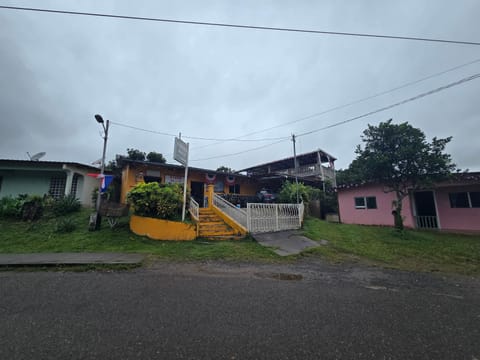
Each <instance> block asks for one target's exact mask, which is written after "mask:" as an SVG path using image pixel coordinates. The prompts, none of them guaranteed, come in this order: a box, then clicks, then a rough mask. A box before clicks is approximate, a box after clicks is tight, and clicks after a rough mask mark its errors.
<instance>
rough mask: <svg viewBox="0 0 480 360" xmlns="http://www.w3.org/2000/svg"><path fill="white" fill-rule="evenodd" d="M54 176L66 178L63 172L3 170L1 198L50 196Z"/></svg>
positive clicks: (0, 173) (0, 172)
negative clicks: (30, 195)
mask: <svg viewBox="0 0 480 360" xmlns="http://www.w3.org/2000/svg"><path fill="white" fill-rule="evenodd" d="M52 176H65V173H64V172H62V171H58V172H52V171H25V170H1V171H0V177H2V179H3V180H2V184H1V189H0V197H4V196H17V195H19V194H32V195H40V196H43V195H44V194H48V190H49V189H50V178H51V177H52Z"/></svg>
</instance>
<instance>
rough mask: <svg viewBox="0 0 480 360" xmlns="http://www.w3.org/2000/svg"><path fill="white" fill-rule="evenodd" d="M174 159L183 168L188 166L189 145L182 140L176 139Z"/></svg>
mask: <svg viewBox="0 0 480 360" xmlns="http://www.w3.org/2000/svg"><path fill="white" fill-rule="evenodd" d="M173 158H174V159H175V160H177V161H178V162H179V163H180V164H182V165H183V166H187V164H188V143H186V142H183V141H182V139H180V138H178V137H175V145H174V147H173Z"/></svg>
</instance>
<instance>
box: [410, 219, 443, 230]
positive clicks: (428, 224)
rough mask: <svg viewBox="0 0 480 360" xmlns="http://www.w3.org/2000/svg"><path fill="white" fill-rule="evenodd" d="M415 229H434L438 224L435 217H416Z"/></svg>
mask: <svg viewBox="0 0 480 360" xmlns="http://www.w3.org/2000/svg"><path fill="white" fill-rule="evenodd" d="M415 219H416V222H417V228H419V229H436V228H438V222H437V217H436V216H416V217H415Z"/></svg>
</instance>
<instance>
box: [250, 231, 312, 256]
mask: <svg viewBox="0 0 480 360" xmlns="http://www.w3.org/2000/svg"><path fill="white" fill-rule="evenodd" d="M253 237H254V239H255V240H257V242H258V243H259V244H260V245H263V246H266V247H270V248H272V250H273V251H274V252H275V253H276V254H278V255H280V256H288V255H296V254H300V253H301V252H302V251H303V250H305V249H311V248H314V247H317V246H320V244H319V243H318V242H316V241H313V240H310V239H309V238H307V237H305V236H303V235H302V234H301V232H300V231H298V230H287V231H277V232H270V233H258V234H253Z"/></svg>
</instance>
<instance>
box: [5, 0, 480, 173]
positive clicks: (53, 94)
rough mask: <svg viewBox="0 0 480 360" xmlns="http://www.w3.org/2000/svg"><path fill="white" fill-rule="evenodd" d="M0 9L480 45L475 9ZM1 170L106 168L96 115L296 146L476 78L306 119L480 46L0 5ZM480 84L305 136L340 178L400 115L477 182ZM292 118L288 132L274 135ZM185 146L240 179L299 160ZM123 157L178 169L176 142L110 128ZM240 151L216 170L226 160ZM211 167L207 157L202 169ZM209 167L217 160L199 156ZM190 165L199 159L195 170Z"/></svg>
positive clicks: (367, 4)
mask: <svg viewBox="0 0 480 360" xmlns="http://www.w3.org/2000/svg"><path fill="white" fill-rule="evenodd" d="M0 5H8V6H24V7H40V6H41V7H42V8H52V9H60V10H70V11H81V12H97V13H111V14H119V15H132V16H143V17H158V18H171V19H183V20H197V21H207V22H223V23H235V24H250V25H259V26H277V27H288V28H304V29H316V30H329V31H342V32H360V33H375V34H389V35H399V36H418V37H429V38H444V39H455V40H464V41H477V42H478V41H480V26H479V25H478V14H480V2H479V1H477V0H471V1H468V0H461V1H455V2H452V1H447V0H431V1H418V0H412V1H405V0H404V1H396V2H393V1H383V0H378V1H374V0H368V1H367V0H364V1H355V2H354V1H346V0H345V1H339V0H332V1H297V0H292V1H286V0H285V1H257V0H252V1H235V2H234V1H193V0H192V1H153V0H151V1H146V0H143V1H138V0H137V1H135V2H132V1H127V0H118V1H102V2H99V1H68V2H67V1H47V0H44V1H42V2H38V1H21V2H20V1H5V0H0ZM0 49H1V55H0V84H1V86H0V121H1V132H0V158H10V159H26V158H27V155H26V152H27V151H28V152H30V153H31V154H33V153H36V152H40V151H45V152H47V155H46V156H45V158H44V160H59V161H75V162H81V163H86V164H89V163H91V162H93V161H95V160H97V159H98V158H99V157H100V156H101V150H102V139H101V137H100V135H99V130H100V127H99V126H98V124H97V123H96V122H95V120H94V117H93V116H94V114H96V113H99V114H101V115H102V116H103V117H104V118H105V119H110V120H112V121H114V122H117V123H122V124H127V125H130V126H134V127H141V128H145V129H150V130H154V131H160V132H165V133H170V134H177V133H179V132H181V133H182V135H183V136H196V137H205V138H237V137H240V136H242V135H245V134H248V133H251V132H255V131H259V130H263V129H267V128H271V127H276V128H274V129H272V130H269V131H264V132H260V133H258V134H255V135H251V136H248V137H245V138H243V139H259V138H269V139H271V138H278V137H285V138H287V137H289V136H290V135H291V134H292V133H295V134H301V133H303V132H307V131H310V130H313V129H317V128H321V127H323V126H326V125H329V124H332V123H335V122H339V121H343V120H346V119H349V118H352V117H355V116H358V115H362V114H364V113H367V112H370V111H372V110H375V109H378V108H382V107H384V106H387V105H390V104H393V103H396V102H398V101H401V100H403V99H406V98H410V97H412V96H415V95H417V94H420V93H422V92H426V91H429V90H431V89H435V88H437V87H440V86H443V85H446V84H448V83H451V82H454V81H456V80H459V79H461V78H464V77H467V76H470V75H473V74H476V73H480V62H476V63H474V64H471V65H469V66H465V67H462V68H461V69H458V70H455V71H452V72H449V73H447V74H444V75H441V76H437V77H435V78H432V79H430V80H427V81H424V82H421V83H418V84H416V85H414V86H410V87H407V88H404V89H401V90H398V91H395V92H392V93H389V94H387V95H383V96H380V97H376V98H374V99H370V100H368V101H365V102H362V103H358V104H355V105H352V106H349V107H346V108H343V109H341V110H337V111H333V112H329V113H327V114H324V115H320V116H315V117H310V118H308V119H306V120H302V121H296V122H294V121H295V120H299V119H302V118H304V117H308V116H310V115H312V114H316V113H320V112H322V111H325V110H328V109H330V108H334V107H336V106H339V105H343V104H347V103H350V102H353V101H356V100H358V99H361V98H364V97H367V96H370V95H373V94H376V93H379V92H382V91H385V90H389V89H391V88H394V87H397V86H400V85H402V84H404V83H408V82H411V81H415V80H417V79H420V78H423V77H425V76H428V75H431V74H434V73H437V72H441V71H443V70H446V69H449V68H452V67H455V66H457V65H461V64H464V63H467V62H470V61H473V60H476V59H480V46H468V45H453V44H440V43H427V42H412V41H403V40H388V39H369V38H355V37H342V36H327V35H316V34H300V33H286V32H273V31H260V30H243V29H232V28H219V27H202V26H192V25H184V24H167V23H156V22H141V21H129V20H116V19H107V18H98V17H85V16H71V15H57V14H46V13H35V12H25V11H13V10H4V9H0ZM479 94H480V79H476V80H473V81H470V82H467V83H464V84H462V85H459V86H456V87H453V88H450V89H447V90H445V91H442V92H440V93H437V94H434V95H431V96H428V97H425V98H423V99H419V100H417V101H414V102H410V103H407V104H405V105H402V106H399V107H395V108H393V109H390V110H388V111H384V112H381V113H378V114H375V115H372V116H369V117H365V118H362V119H359V120H356V121H353V122H351V123H348V124H346V125H342V126H338V127H334V128H332V129H328V130H325V131H320V132H317V133H315V134H312V135H308V136H303V137H298V141H297V152H298V153H302V152H308V151H312V150H315V149H317V148H321V149H323V150H325V151H327V152H329V153H330V154H332V155H334V156H336V157H337V158H338V161H337V163H336V164H337V168H345V167H347V166H348V164H349V163H350V162H351V161H352V160H353V158H354V149H355V146H356V144H359V143H360V142H361V139H360V135H361V133H362V131H363V130H364V129H365V128H366V126H367V124H378V123H379V122H381V121H385V120H388V119H390V118H393V120H394V122H404V121H408V122H409V123H411V124H412V125H413V126H415V127H419V128H421V129H422V130H423V131H425V133H426V134H427V137H429V138H431V137H433V136H437V137H446V136H453V140H452V142H451V143H450V144H449V146H448V148H447V151H448V152H450V153H451V154H452V156H453V159H454V162H455V163H456V164H457V166H459V167H460V168H462V169H465V168H469V169H470V170H477V171H478V170H480V161H479V142H478V136H479V124H480V101H479ZM287 122H291V123H290V124H289V125H285V126H280V127H278V125H281V124H284V123H287ZM186 140H188V141H189V142H190V148H191V155H190V158H191V160H192V161H191V165H192V166H196V167H205V168H213V169H215V168H217V167H219V166H221V165H226V166H228V167H231V168H234V169H241V168H245V167H248V166H252V165H255V164H259V163H263V162H267V161H271V160H275V159H278V158H283V157H287V156H291V154H292V143H291V141H289V140H288V139H287V140H285V141H283V142H280V143H278V144H275V145H272V146H268V147H264V148H262V149H258V150H255V151H248V150H250V149H252V148H256V147H259V146H262V145H267V144H270V143H272V142H273V141H274V140H269V141H263V142H223V143H218V142H217V141H200V140H192V139H188V138H186ZM127 148H138V149H140V150H143V151H145V152H149V151H157V152H161V153H163V154H164V155H165V156H166V158H167V161H168V162H172V163H173V162H174V160H173V159H172V152H173V138H172V137H171V136H163V135H158V134H153V133H146V132H140V131H136V130H133V129H130V128H125V127H121V126H119V125H115V124H113V125H112V127H111V130H110V138H109V141H108V149H107V159H113V158H114V156H115V154H125V153H126V149H127ZM231 153H240V154H238V155H233V156H228V157H222V158H213V157H217V156H220V155H226V154H231ZM209 158H213V159H209ZM198 159H208V160H200V161H199V160H198ZM195 160H196V161H195Z"/></svg>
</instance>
